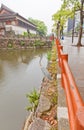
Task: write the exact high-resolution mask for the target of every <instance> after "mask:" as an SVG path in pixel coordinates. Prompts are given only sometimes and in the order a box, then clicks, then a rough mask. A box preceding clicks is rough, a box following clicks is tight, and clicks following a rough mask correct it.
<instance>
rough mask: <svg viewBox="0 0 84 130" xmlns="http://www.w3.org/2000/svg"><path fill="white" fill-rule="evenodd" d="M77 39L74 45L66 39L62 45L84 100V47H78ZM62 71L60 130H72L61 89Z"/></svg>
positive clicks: (59, 98) (59, 105) (59, 112)
mask: <svg viewBox="0 0 84 130" xmlns="http://www.w3.org/2000/svg"><path fill="white" fill-rule="evenodd" d="M76 42H77V39H75V42H74V43H73V45H72V44H71V38H65V39H64V40H63V41H62V43H61V45H62V46H63V52H64V53H67V54H68V63H69V66H70V68H71V71H72V73H73V75H74V78H75V81H76V84H77V86H78V89H79V91H80V94H81V97H82V99H83V100H84V68H83V67H84V46H83V47H76V46H74V45H76ZM59 73H60V71H58V110H57V112H58V130H70V128H69V122H68V110H67V105H66V98H65V93H64V90H63V88H62V87H61V80H60V75H59Z"/></svg>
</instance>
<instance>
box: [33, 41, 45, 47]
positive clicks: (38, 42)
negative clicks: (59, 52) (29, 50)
mask: <svg viewBox="0 0 84 130" xmlns="http://www.w3.org/2000/svg"><path fill="white" fill-rule="evenodd" d="M33 45H34V46H43V45H44V42H41V41H40V40H35V42H34V44H33Z"/></svg>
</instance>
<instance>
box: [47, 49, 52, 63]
mask: <svg viewBox="0 0 84 130" xmlns="http://www.w3.org/2000/svg"><path fill="white" fill-rule="evenodd" d="M51 54H52V53H51V51H48V52H47V59H48V61H50V59H51Z"/></svg>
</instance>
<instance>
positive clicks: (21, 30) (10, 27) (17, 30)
mask: <svg viewBox="0 0 84 130" xmlns="http://www.w3.org/2000/svg"><path fill="white" fill-rule="evenodd" d="M9 30H13V31H14V32H15V34H16V35H17V34H21V35H22V34H23V33H24V32H27V29H25V28H22V27H19V26H13V25H6V31H9Z"/></svg>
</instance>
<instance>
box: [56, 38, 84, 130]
mask: <svg viewBox="0 0 84 130" xmlns="http://www.w3.org/2000/svg"><path fill="white" fill-rule="evenodd" d="M56 45H57V50H58V58H59V66H60V68H61V77H62V78H61V80H62V86H63V88H64V89H65V93H66V99H67V105H68V114H69V122H70V130H84V123H83V122H84V102H83V100H82V98H81V96H80V93H79V91H78V87H77V85H76V82H75V79H74V76H73V74H72V72H71V69H70V67H69V64H68V55H67V54H64V53H63V51H62V50H63V46H61V45H60V41H59V40H58V39H56ZM73 121H74V122H73Z"/></svg>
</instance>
